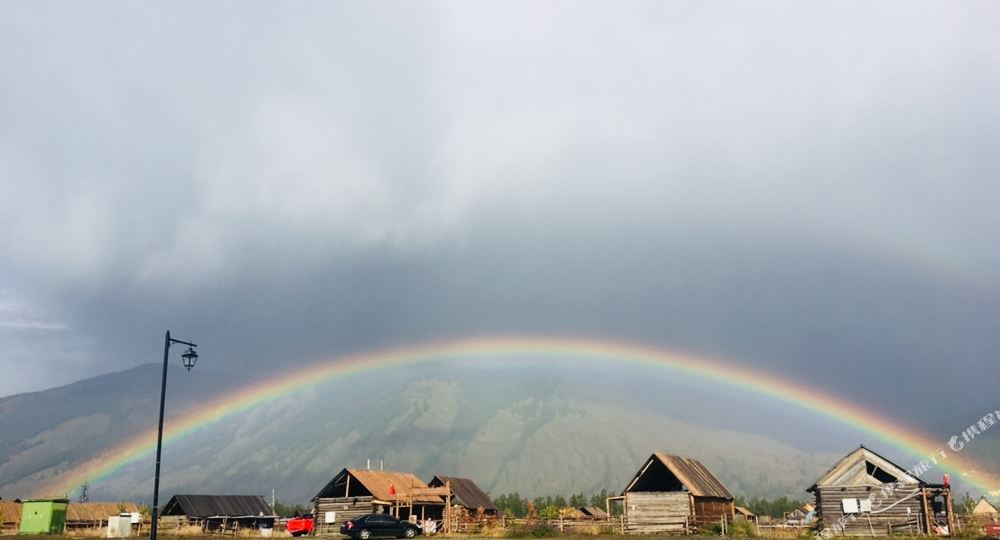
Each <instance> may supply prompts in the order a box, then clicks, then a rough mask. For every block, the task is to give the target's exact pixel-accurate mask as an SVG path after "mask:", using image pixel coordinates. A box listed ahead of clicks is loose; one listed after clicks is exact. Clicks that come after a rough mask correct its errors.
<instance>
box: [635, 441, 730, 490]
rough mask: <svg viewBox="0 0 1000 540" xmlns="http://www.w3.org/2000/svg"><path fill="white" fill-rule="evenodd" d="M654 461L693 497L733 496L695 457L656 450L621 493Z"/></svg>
mask: <svg viewBox="0 0 1000 540" xmlns="http://www.w3.org/2000/svg"><path fill="white" fill-rule="evenodd" d="M656 462H659V463H662V464H663V465H664V466H665V467H666V468H667V470H669V471H670V473H671V474H673V475H674V476H675V477H676V478H677V480H678V481H679V482H680V483H681V485H683V486H684V487H685V488H687V490H688V492H689V493H691V494H692V495H694V496H695V497H718V498H720V499H732V498H733V494H732V493H730V492H729V490H728V489H726V486H724V485H722V482H720V481H719V479H718V478H716V477H715V475H713V474H712V472H711V471H709V470H708V467H706V466H704V465H702V463H701V462H700V461H698V460H697V459H693V458H686V457H680V456H672V455H669V454H664V453H662V452H656V453H654V454H653V455H651V456H649V459H647V460H646V462H645V463H644V464H643V466H642V468H641V469H639V472H637V473H636V474H635V478H633V479H632V481H631V482H629V484H628V487H626V488H625V490H624V491H622V494H623V495H624V494H625V493H628V492H629V491H630V490H631V489H632V486H634V485H635V483H636V482H637V481H638V480H639V478H641V477H642V475H643V474H644V473H645V472H646V471H647V470H648V469H649V467H650V465H652V464H653V463H656Z"/></svg>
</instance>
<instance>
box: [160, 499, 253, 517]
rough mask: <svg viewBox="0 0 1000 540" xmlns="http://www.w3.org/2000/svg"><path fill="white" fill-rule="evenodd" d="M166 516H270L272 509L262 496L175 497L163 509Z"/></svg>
mask: <svg viewBox="0 0 1000 540" xmlns="http://www.w3.org/2000/svg"><path fill="white" fill-rule="evenodd" d="M163 515H164V516H187V517H189V518H207V517H217V516H228V517H247V516H262V515H263V516H270V515H272V512H271V507H270V506H268V504H267V502H265V501H264V497H261V496H260V495H174V496H173V497H171V498H170V500H169V501H167V504H166V506H164V507H163Z"/></svg>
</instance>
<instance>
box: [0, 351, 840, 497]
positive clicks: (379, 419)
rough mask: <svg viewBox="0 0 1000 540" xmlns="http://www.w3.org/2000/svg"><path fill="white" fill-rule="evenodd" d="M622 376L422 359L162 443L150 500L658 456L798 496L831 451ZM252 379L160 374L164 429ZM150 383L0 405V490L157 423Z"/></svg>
mask: <svg viewBox="0 0 1000 540" xmlns="http://www.w3.org/2000/svg"><path fill="white" fill-rule="evenodd" d="M630 377H631V375H630V374H616V373H599V374H595V373H585V372H574V371H567V370H560V369H557V368H552V367H548V368H545V367H526V366H511V367H496V366H495V367H492V368H482V367H481V368H463V367H454V366H437V367H436V368H435V367H432V366H427V365H424V366H420V367H411V368H408V369H400V370H395V371H392V372H383V373H368V374H364V375H358V376H354V377H351V378H349V379H343V380H338V381H332V382H328V383H323V384H319V385H316V386H311V387H308V388H305V389H302V390H300V391H297V392H295V393H294V394H291V395H285V396H283V397H280V398H277V399H273V400H271V401H268V402H266V403H263V404H261V405H258V406H255V407H252V408H249V409H248V410H246V411H244V412H241V413H239V414H235V415H231V416H229V417H227V418H224V419H222V420H221V421H218V422H215V423H212V424H210V425H206V426H205V427H204V428H203V429H200V430H196V431H195V432H194V433H193V434H191V435H189V436H186V437H184V438H182V439H181V440H179V441H175V442H172V443H171V444H169V445H167V446H166V447H165V450H164V458H163V474H162V479H161V497H162V496H167V497H169V495H170V494H171V493H174V492H198V493H258V494H267V493H270V491H271V490H272V489H274V490H275V491H276V493H277V494H278V498H279V499H281V500H283V501H290V502H303V501H307V500H309V499H310V498H311V497H312V496H313V495H314V494H315V493H316V492H317V491H319V489H320V488H321V487H322V486H323V485H324V484H325V483H326V482H327V481H328V480H329V479H330V478H331V477H332V476H333V475H334V474H336V472H337V471H339V470H340V469H341V468H343V467H364V466H366V465H367V463H368V462H369V460H370V462H371V463H372V465H373V466H375V467H378V466H379V464H384V466H385V467H386V468H387V469H394V470H407V471H413V472H414V473H416V474H417V475H418V476H419V477H421V478H425V479H427V478H430V477H431V476H432V475H433V474H449V475H458V476H467V477H470V478H474V479H475V480H476V481H477V482H478V483H479V484H480V485H481V486H482V487H483V488H484V489H485V490H487V491H489V492H491V493H492V494H494V495H499V494H500V493H509V492H515V491H516V492H519V493H520V494H522V495H547V494H565V495H568V494H571V493H576V492H581V491H582V492H584V493H591V492H594V491H599V490H600V489H602V488H607V489H609V490H613V491H615V490H621V489H622V488H623V487H624V485H625V483H627V482H628V481H629V480H630V479H631V477H632V475H633V474H634V473H635V471H636V469H637V468H638V467H639V465H640V464H641V463H642V461H643V460H644V459H645V458H646V457H648V455H649V454H650V453H652V452H653V451H666V452H670V453H677V454H682V455H687V456H692V457H696V458H698V459H700V460H702V461H703V462H704V463H705V464H706V465H708V466H709V467H710V468H711V469H712V470H713V471H714V472H715V473H716V474H717V475H718V476H719V477H720V478H721V479H722V481H723V482H724V483H725V484H726V485H727V486H728V487H729V488H730V490H732V491H733V492H734V493H737V494H741V495H745V496H748V497H749V496H769V497H776V496H781V495H788V496H792V497H796V498H804V497H805V496H806V494H805V492H804V489H805V488H806V487H808V486H809V485H810V484H811V483H812V482H813V481H814V480H815V479H816V478H818V477H819V475H820V474H822V472H823V471H825V470H826V469H827V468H828V467H829V466H830V465H831V464H832V463H834V462H835V461H836V460H837V459H838V458H839V457H840V455H841V452H840V450H841V449H840V448H837V449H836V450H838V452H832V453H831V452H815V451H805V450H802V449H799V448H796V447H795V446H793V445H791V444H789V443H788V442H786V441H782V440H778V439H776V438H773V437H769V436H767V435H764V434H754V433H748V432H745V431H741V430H739V429H732V428H725V427H718V426H715V425H710V424H706V423H702V422H695V421H690V420H687V421H686V420H684V419H681V418H675V417H673V416H672V415H671V414H670V410H671V409H672V407H671V406H670V405H669V403H670V402H671V401H670V400H669V399H666V398H664V399H663V400H661V401H662V402H663V403H667V405H664V406H662V407H654V406H650V405H649V403H646V401H648V400H649V399H650V396H656V395H657V393H659V394H660V395H666V394H677V395H680V394H679V393H683V391H684V389H683V388H668V389H666V390H669V391H667V392H665V388H664V387H663V384H664V383H663V381H658V380H638V381H636V380H631V379H629V378H630ZM625 379H629V380H628V384H625V382H623V381H625ZM258 382H260V381H253V380H250V379H248V378H246V377H240V376H233V375H229V374H224V373H213V372H208V371H199V372H193V374H192V375H190V376H189V375H187V374H184V373H183V371H181V370H176V372H174V371H172V372H171V373H170V383H169V385H168V396H167V398H168V404H169V406H168V410H167V418H168V422H169V418H171V417H176V416H177V415H180V414H181V413H183V412H184V411H186V410H191V409H192V408H196V407H199V406H201V405H203V404H204V403H205V402H207V401H209V400H211V399H212V398H215V397H218V396H219V395H224V394H226V393H227V392H230V391H232V390H234V389H236V388H240V387H244V386H247V385H252V384H256V383H258ZM158 390H159V367H158V366H152V365H150V366H141V367H139V368H135V369H133V370H129V371H125V372H121V373H115V374H111V375H104V376H100V377H95V378H93V379H89V380H86V381H81V382H78V383H74V384H71V385H68V386H64V387H60V388H55V389H51V390H46V391H42V392H35V393H32V394H22V395H16V396H10V397H7V398H3V399H0V426H3V429H2V431H0V496H4V497H8V498H13V497H16V496H25V495H29V494H36V493H33V490H34V489H36V488H37V486H38V483H39V482H42V481H46V480H49V479H52V478H54V477H56V476H58V475H60V474H65V473H66V471H71V470H72V467H73V466H74V464H76V463H79V462H80V461H82V460H85V459H87V458H88V457H92V456H94V455H98V454H100V453H101V452H102V451H105V450H107V449H109V448H113V447H114V446H115V445H116V444H119V443H121V442H123V441H125V440H128V439H129V438H130V437H131V436H134V435H135V434H136V433H139V432H142V431H146V430H149V429H152V428H154V427H155V425H156V424H155V422H156V412H157V399H158V396H159V394H158ZM636 396H642V398H637V397H636ZM683 397H684V399H683V401H689V400H690V397H689V396H688V395H687V394H684V396H683ZM675 401H676V400H675ZM664 409H666V410H664ZM734 413H735V411H734ZM844 450H846V449H844ZM152 471H153V459H152V457H151V456H145V457H143V458H142V459H140V460H138V461H136V462H135V463H132V464H130V465H127V466H125V467H122V468H121V469H120V470H118V471H116V472H115V474H113V475H110V476H108V477H107V478H99V479H95V480H93V481H91V482H90V484H89V490H90V491H89V492H90V495H91V497H92V498H98V499H107V500H119V499H124V500H149V499H150V498H151V495H150V493H151V491H152Z"/></svg>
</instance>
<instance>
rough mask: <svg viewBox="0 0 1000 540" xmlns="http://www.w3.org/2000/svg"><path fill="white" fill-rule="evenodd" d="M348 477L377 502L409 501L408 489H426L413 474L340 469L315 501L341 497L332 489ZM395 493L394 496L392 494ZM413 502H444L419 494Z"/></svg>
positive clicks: (340, 494)
mask: <svg viewBox="0 0 1000 540" xmlns="http://www.w3.org/2000/svg"><path fill="white" fill-rule="evenodd" d="M345 476H350V477H351V478H352V479H353V481H354V482H358V483H359V484H361V486H362V487H364V489H365V491H367V492H368V493H370V494H371V495H372V497H374V498H375V499H377V500H379V501H384V502H391V501H396V500H400V501H402V500H406V501H409V500H410V498H411V495H410V489H411V488H413V489H421V488H427V487H428V486H427V484H425V483H424V482H423V480H421V479H419V478H417V477H416V476H415V475H414V474H413V473H405V472H397V471H373V470H370V469H342V470H341V471H340V472H339V473H337V475H336V476H334V477H333V479H331V480H330V481H329V482H327V484H326V485H325V486H323V489H321V490H320V491H319V493H317V494H316V497H315V498H317V499H319V498H328V497H343V496H344V494H343V493H337V492H335V490H334V487H335V486H337V485H338V484H342V483H343V480H344V477H345ZM392 491H395V494H393V493H392ZM412 499H413V502H417V503H424V504H444V500H442V499H441V497H439V496H437V495H426V494H419V495H415V496H413V497H412Z"/></svg>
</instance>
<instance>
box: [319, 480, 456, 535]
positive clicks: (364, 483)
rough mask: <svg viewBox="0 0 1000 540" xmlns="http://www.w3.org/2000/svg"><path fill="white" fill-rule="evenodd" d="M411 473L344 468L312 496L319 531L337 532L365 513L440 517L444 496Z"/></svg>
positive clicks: (419, 517)
mask: <svg viewBox="0 0 1000 540" xmlns="http://www.w3.org/2000/svg"><path fill="white" fill-rule="evenodd" d="M433 491H434V490H432V489H431V488H429V487H428V486H427V484H425V483H424V482H423V481H422V480H420V479H419V478H417V477H416V476H415V475H413V474H412V473H404V472H396V471H373V470H370V469H342V470H341V471H340V472H339V473H337V475H336V476H334V477H333V479H331V480H330V481H329V482H327V484H326V485H325V486H323V489H321V490H320V491H319V493H317V494H316V496H315V497H313V516H314V518H313V519H314V520H315V523H316V533H317V534H319V533H323V532H336V531H337V530H338V528H339V523H341V522H343V521H346V520H349V519H353V518H356V517H358V516H360V515H363V514H371V513H376V514H377V513H388V514H392V515H394V516H396V517H398V518H400V519H411V516H413V518H412V519H419V520H421V521H423V520H424V519H441V517H442V516H443V515H444V504H445V503H444V499H443V498H442V497H440V496H438V495H431V494H430V493H432V492H433Z"/></svg>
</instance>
